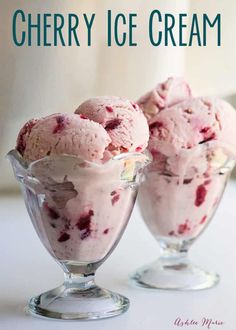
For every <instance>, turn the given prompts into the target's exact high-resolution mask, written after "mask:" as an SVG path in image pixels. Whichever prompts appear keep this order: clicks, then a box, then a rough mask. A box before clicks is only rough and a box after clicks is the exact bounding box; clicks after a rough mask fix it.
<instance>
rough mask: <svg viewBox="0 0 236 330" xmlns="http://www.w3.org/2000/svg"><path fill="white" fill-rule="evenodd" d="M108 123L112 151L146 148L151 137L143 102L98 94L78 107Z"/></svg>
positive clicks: (83, 112)
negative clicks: (137, 102)
mask: <svg viewBox="0 0 236 330" xmlns="http://www.w3.org/2000/svg"><path fill="white" fill-rule="evenodd" d="M75 113H77V114H82V115H84V116H86V117H88V118H89V119H91V120H93V121H95V122H97V123H99V124H100V125H102V126H103V127H104V129H105V130H106V132H107V133H108V135H109V137H110V138H111V143H110V146H109V150H110V151H112V152H118V153H119V152H120V151H130V152H132V151H137V152H142V151H143V150H144V149H145V148H146V147H147V143H148V139H149V132H148V126H147V121H146V119H145V117H144V115H143V113H142V111H141V110H140V108H139V106H138V105H137V104H135V103H133V102H130V101H129V100H124V99H121V98H119V97H116V96H103V97H96V98H92V99H90V100H87V101H85V102H84V103H82V104H81V105H80V106H79V107H78V109H77V110H76V111H75Z"/></svg>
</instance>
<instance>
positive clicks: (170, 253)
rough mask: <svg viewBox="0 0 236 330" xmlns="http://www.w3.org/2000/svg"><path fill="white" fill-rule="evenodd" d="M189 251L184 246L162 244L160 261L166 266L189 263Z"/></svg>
mask: <svg viewBox="0 0 236 330" xmlns="http://www.w3.org/2000/svg"><path fill="white" fill-rule="evenodd" d="M188 249H189V247H188V246H186V245H184V244H178V245H175V244H174V245H173V244H167V243H164V242H162V244H161V255H160V260H161V262H163V263H164V264H165V265H177V264H186V263H188Z"/></svg>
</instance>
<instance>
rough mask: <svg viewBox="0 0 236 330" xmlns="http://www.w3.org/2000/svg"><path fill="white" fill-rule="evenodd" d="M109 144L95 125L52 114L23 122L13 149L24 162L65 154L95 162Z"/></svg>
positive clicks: (80, 118)
mask: <svg viewBox="0 0 236 330" xmlns="http://www.w3.org/2000/svg"><path fill="white" fill-rule="evenodd" d="M110 142H111V140H110V138H109V135H108V134H107V132H106V131H105V130H104V129H103V127H102V126H101V125H99V124H97V123H96V122H93V121H91V120H89V119H86V118H84V117H83V116H80V115H76V114H70V115H68V114H53V115H51V116H48V117H45V118H42V119H38V120H30V121H29V122H27V123H26V124H25V125H24V127H23V128H22V129H21V131H20V133H19V136H18V139H17V147H16V148H17V150H18V151H19V152H20V153H21V154H22V156H23V157H24V159H25V160H27V161H35V160H38V159H41V158H43V157H45V156H49V155H61V154H68V155H74V156H78V157H81V158H83V159H85V160H88V161H95V162H97V161H101V160H102V158H103V156H104V152H105V149H106V148H107V147H108V145H109V143H110Z"/></svg>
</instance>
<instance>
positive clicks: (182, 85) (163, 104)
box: [137, 77, 192, 119]
mask: <svg viewBox="0 0 236 330" xmlns="http://www.w3.org/2000/svg"><path fill="white" fill-rule="evenodd" d="M191 96H192V92H191V89H190V86H189V85H188V83H187V82H186V81H185V80H184V79H182V78H176V77H171V78H168V79H167V81H165V82H163V83H161V84H158V85H157V86H156V87H155V88H154V89H153V90H151V91H150V92H148V93H146V94H145V95H144V96H142V97H140V99H139V100H138V101H137V103H138V105H139V106H140V108H141V109H142V110H143V112H144V114H145V116H146V118H147V119H150V118H152V117H153V116H155V115H156V114H157V113H158V112H160V111H161V110H163V109H165V108H167V107H171V106H173V105H175V104H177V103H179V102H181V101H184V100H186V99H188V98H190V97H191Z"/></svg>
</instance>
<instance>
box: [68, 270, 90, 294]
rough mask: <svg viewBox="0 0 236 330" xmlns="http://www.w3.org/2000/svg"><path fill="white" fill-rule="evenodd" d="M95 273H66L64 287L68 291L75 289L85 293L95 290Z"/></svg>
mask: <svg viewBox="0 0 236 330" xmlns="http://www.w3.org/2000/svg"><path fill="white" fill-rule="evenodd" d="M94 276H95V273H91V274H81V273H70V272H65V273H64V278H65V280H64V286H65V287H66V288H67V289H75V290H78V291H85V290H89V289H92V288H94V287H95V286H96V285H95V281H94Z"/></svg>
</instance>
